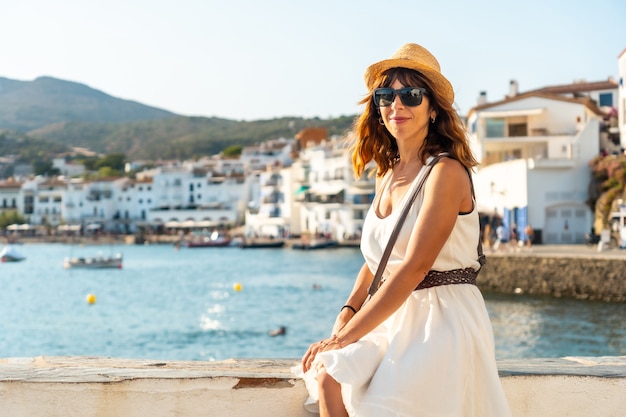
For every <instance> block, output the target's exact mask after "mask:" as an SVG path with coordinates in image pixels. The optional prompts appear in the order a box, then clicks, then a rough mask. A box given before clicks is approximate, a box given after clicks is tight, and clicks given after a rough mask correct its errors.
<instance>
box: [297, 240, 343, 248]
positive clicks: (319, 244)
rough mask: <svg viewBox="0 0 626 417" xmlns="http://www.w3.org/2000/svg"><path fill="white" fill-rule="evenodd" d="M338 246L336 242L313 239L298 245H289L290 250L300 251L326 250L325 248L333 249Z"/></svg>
mask: <svg viewBox="0 0 626 417" xmlns="http://www.w3.org/2000/svg"><path fill="white" fill-rule="evenodd" d="M337 246H339V243H338V242H337V241H336V240H332V239H323V240H318V239H313V240H304V241H302V242H299V243H294V244H293V245H291V248H292V249H300V250H313V249H326V248H334V247H337Z"/></svg>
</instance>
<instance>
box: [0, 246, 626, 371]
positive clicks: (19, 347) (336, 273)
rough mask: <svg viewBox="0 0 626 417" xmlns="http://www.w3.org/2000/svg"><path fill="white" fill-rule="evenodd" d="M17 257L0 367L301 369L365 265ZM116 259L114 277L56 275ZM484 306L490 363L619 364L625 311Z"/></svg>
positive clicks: (267, 252) (90, 249)
mask: <svg viewBox="0 0 626 417" xmlns="http://www.w3.org/2000/svg"><path fill="white" fill-rule="evenodd" d="M17 249H18V251H19V252H20V253H21V254H22V255H24V256H26V260H25V261H22V262H17V263H5V264H0V357H30V356H38V355H48V356H51V355H80V356H109V357H120V358H138V359H160V360H223V359H228V358H299V357H300V356H301V355H302V354H303V353H304V351H305V350H306V348H307V347H308V345H309V344H310V343H311V342H313V341H316V340H319V339H322V338H323V337H326V336H327V335H328V334H329V332H330V329H331V327H332V324H333V321H334V319H335V317H336V315H337V312H338V310H339V308H340V307H341V306H342V305H343V304H344V301H345V299H346V296H347V295H348V293H349V292H350V290H351V288H352V285H353V283H354V278H355V276H356V273H357V272H358V270H359V268H360V266H361V264H362V262H363V258H362V257H361V254H360V252H359V250H358V249H355V248H333V249H324V250H315V251H300V250H294V249H290V248H288V247H285V248H282V249H271V248H270V249H240V248H238V247H225V248H192V249H190V248H184V247H183V248H180V249H176V248H175V247H173V246H171V245H146V246H143V245H116V246H95V245H91V246H90V245H85V246H78V245H66V244H24V245H19V246H17ZM117 252H121V253H122V254H123V256H124V263H123V268H122V269H102V270H93V269H65V268H64V267H63V259H64V258H65V257H68V256H72V257H77V256H94V255H98V254H101V255H110V254H112V253H117ZM88 295H92V296H93V298H92V299H91V300H88ZM485 299H486V303H487V308H488V311H489V314H490V317H491V320H492V324H493V328H494V335H495V340H496V356H497V358H499V359H509V358H511V359H512V358H537V357H544V358H545V357H562V356H617V355H626V326H624V324H623V323H624V321H623V318H624V317H626V304H625V303H599V302H590V301H575V300H565V299H554V298H549V297H529V296H515V295H495V294H485ZM89 301H93V302H92V303H91V302H89ZM281 326H284V327H285V329H286V332H285V334H283V335H279V336H271V332H272V331H274V330H276V329H278V328H280V327H281Z"/></svg>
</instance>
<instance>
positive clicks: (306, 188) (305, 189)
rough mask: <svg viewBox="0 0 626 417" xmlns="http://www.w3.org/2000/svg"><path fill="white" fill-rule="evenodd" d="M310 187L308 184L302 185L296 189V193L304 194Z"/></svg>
mask: <svg viewBox="0 0 626 417" xmlns="http://www.w3.org/2000/svg"><path fill="white" fill-rule="evenodd" d="M309 188H311V187H310V186H308V185H301V186H300V187H299V188H298V189H297V190H296V194H302V193H303V192H305V191H307V190H308V189H309Z"/></svg>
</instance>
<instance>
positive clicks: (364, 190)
mask: <svg viewBox="0 0 626 417" xmlns="http://www.w3.org/2000/svg"><path fill="white" fill-rule="evenodd" d="M349 191H350V194H374V193H375V192H376V190H375V188H374V187H373V186H372V187H371V188H360V187H350V190H349Z"/></svg>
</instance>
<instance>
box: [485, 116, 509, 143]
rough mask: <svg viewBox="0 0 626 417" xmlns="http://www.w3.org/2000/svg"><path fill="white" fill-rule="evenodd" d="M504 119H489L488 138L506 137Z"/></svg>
mask: <svg viewBox="0 0 626 417" xmlns="http://www.w3.org/2000/svg"><path fill="white" fill-rule="evenodd" d="M504 127H505V121H504V119H487V137H488V138H502V137H504Z"/></svg>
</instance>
